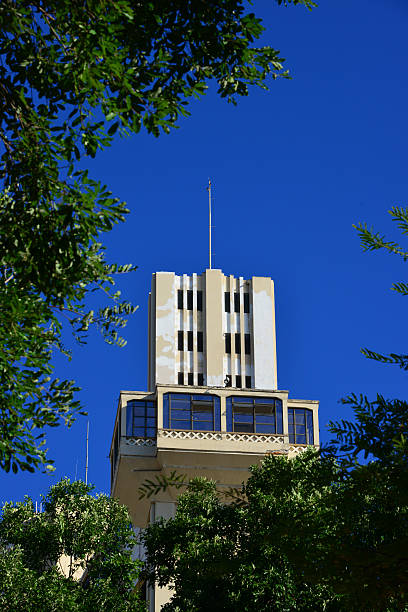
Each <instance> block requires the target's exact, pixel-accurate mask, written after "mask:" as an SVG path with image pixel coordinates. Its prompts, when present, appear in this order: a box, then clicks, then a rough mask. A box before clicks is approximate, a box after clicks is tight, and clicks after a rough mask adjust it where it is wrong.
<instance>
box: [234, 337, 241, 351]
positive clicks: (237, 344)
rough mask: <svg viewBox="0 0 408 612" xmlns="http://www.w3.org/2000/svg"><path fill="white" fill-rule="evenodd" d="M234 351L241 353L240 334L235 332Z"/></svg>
mask: <svg viewBox="0 0 408 612" xmlns="http://www.w3.org/2000/svg"><path fill="white" fill-rule="evenodd" d="M235 352H236V354H237V355H240V354H241V334H235Z"/></svg>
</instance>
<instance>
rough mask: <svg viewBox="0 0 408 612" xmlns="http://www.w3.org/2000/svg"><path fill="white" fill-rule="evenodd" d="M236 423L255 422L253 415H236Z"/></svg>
mask: <svg viewBox="0 0 408 612" xmlns="http://www.w3.org/2000/svg"><path fill="white" fill-rule="evenodd" d="M234 421H235V422H236V423H252V422H253V418H252V414H245V413H238V414H236V413H235V414H234Z"/></svg>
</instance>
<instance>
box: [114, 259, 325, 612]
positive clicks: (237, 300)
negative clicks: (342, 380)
mask: <svg viewBox="0 0 408 612" xmlns="http://www.w3.org/2000/svg"><path fill="white" fill-rule="evenodd" d="M148 370H149V374H148V391H121V393H120V396H119V402H118V408H117V412H116V418H115V424H114V429H113V436H112V443H111V448H110V460H111V493H112V495H113V496H114V497H117V498H118V499H119V500H120V501H121V502H122V503H124V504H126V505H127V506H128V508H129V510H130V514H131V517H132V522H133V525H134V527H135V528H136V529H143V528H144V527H145V526H146V525H147V524H148V523H149V522H152V521H156V520H157V519H158V518H160V517H163V518H166V519H168V518H171V517H172V516H173V515H174V512H175V509H176V503H177V496H178V494H179V492H178V491H177V490H175V489H172V488H171V487H170V488H169V489H167V490H166V491H160V492H159V493H157V494H156V495H153V496H152V497H150V498H146V497H145V498H143V499H140V497H139V492H138V489H139V487H140V486H141V485H142V484H143V483H144V482H145V481H146V480H147V479H150V480H152V479H155V478H156V477H157V476H160V475H167V476H169V475H170V474H171V472H172V471H174V470H175V471H176V472H178V473H180V474H185V475H186V476H187V477H188V478H193V477H196V476H205V477H207V478H211V479H212V480H215V481H216V482H217V485H218V487H220V488H222V487H226V488H229V487H239V486H240V485H241V484H242V482H243V481H245V480H246V479H247V478H248V474H249V467H250V466H251V465H253V464H256V463H259V462H260V461H262V459H263V458H264V457H265V455H266V454H271V453H272V454H279V455H285V456H287V457H289V458H290V457H293V456H294V455H296V454H297V453H299V452H302V451H303V450H304V449H305V448H307V446H310V445H313V446H318V445H319V421H318V408H319V404H318V402H317V401H314V400H298V399H292V398H289V391H285V390H282V389H278V384H277V374H276V333H275V298H274V287H273V281H272V280H271V279H270V278H265V277H257V276H254V277H252V279H250V280H245V279H243V278H241V277H238V278H235V277H234V276H226V275H224V274H223V273H222V272H221V270H212V269H210V270H206V271H205V272H204V273H203V274H193V275H191V276H187V275H182V276H178V275H176V274H174V273H173V272H156V274H153V281H152V290H151V294H150V296H149V356H148ZM137 554H138V555H139V556H140V558H143V551H142V550H139V551H138V553H137ZM139 586H141V585H139ZM145 586H146V585H145ZM145 591H146V602H147V606H148V608H147V609H148V610H149V612H159V611H160V610H161V608H162V606H163V604H165V603H166V601H168V600H169V598H170V597H171V591H170V590H169V589H168V588H166V587H163V588H159V587H158V586H157V585H155V586H151V585H150V586H149V588H146V589H145Z"/></svg>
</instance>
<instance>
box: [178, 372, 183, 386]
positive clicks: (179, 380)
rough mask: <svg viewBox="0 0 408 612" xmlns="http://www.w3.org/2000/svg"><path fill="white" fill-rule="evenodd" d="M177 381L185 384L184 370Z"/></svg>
mask: <svg viewBox="0 0 408 612" xmlns="http://www.w3.org/2000/svg"><path fill="white" fill-rule="evenodd" d="M177 381H178V384H179V385H184V373H183V372H179V373H178V376H177Z"/></svg>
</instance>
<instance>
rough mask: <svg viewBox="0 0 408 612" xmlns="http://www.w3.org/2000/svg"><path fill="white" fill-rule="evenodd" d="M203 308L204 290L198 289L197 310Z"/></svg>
mask: <svg viewBox="0 0 408 612" xmlns="http://www.w3.org/2000/svg"><path fill="white" fill-rule="evenodd" d="M202 309H203V292H202V291H197V310H202Z"/></svg>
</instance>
